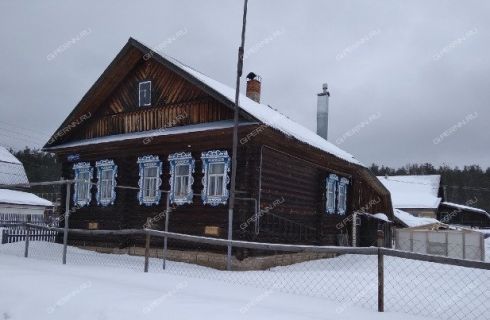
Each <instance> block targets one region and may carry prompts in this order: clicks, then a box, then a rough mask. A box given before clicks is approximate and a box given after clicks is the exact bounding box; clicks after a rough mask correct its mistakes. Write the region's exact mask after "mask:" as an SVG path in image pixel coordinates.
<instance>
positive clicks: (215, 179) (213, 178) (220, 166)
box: [208, 163, 225, 196]
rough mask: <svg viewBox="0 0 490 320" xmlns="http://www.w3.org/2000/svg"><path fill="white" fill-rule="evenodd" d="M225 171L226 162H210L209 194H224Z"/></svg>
mask: <svg viewBox="0 0 490 320" xmlns="http://www.w3.org/2000/svg"><path fill="white" fill-rule="evenodd" d="M224 173H225V164H224V163H210V164H209V173H208V195H210V196H222V195H223V194H224V190H223V184H224V179H225V176H224Z"/></svg>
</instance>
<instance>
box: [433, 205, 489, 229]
mask: <svg viewBox="0 0 490 320" xmlns="http://www.w3.org/2000/svg"><path fill="white" fill-rule="evenodd" d="M475 203H476V201H475ZM437 218H438V219H439V220H440V221H442V222H444V223H447V224H453V225H460V226H468V227H472V228H487V229H488V228H490V214H489V213H488V212H486V211H485V210H483V209H480V208H475V207H471V206H469V205H461V204H457V203H452V202H446V201H445V202H442V203H441V205H440V206H439V211H438V213H437Z"/></svg>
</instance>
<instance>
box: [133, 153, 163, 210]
mask: <svg viewBox="0 0 490 320" xmlns="http://www.w3.org/2000/svg"><path fill="white" fill-rule="evenodd" d="M138 165H139V176H140V180H139V182H138V185H139V187H140V190H139V192H138V200H139V202H140V204H144V205H146V206H151V205H153V204H158V203H159V202H160V197H161V194H160V186H161V185H162V180H161V179H160V176H161V175H162V162H161V161H160V159H159V158H158V156H144V157H139V158H138Z"/></svg>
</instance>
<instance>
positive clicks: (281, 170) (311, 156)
mask: <svg viewBox="0 0 490 320" xmlns="http://www.w3.org/2000/svg"><path fill="white" fill-rule="evenodd" d="M257 88H259V89H260V82H258V80H257V79H256V78H254V77H253V75H252V76H251V77H249V80H248V89H249V90H247V91H248V96H250V97H252V98H253V99H255V100H256V101H254V100H252V99H250V98H248V97H245V96H242V97H241V98H240V115H239V141H240V143H239V148H238V152H237V157H238V158H237V159H238V160H237V163H236V164H234V163H231V148H232V131H233V108H234V103H233V101H234V89H232V88H229V87H227V86H225V85H223V84H221V83H219V82H217V81H215V80H212V79H210V78H209V77H207V76H205V75H203V74H201V73H199V72H197V71H195V70H194V69H192V68H190V67H188V66H186V65H184V64H182V63H180V62H179V61H177V60H175V59H173V58H171V57H168V56H162V55H160V54H157V53H155V52H153V51H152V50H151V49H150V48H148V47H146V46H144V45H143V44H141V43H140V42H138V41H136V40H134V39H129V41H128V43H127V44H126V45H125V46H124V48H123V49H122V50H121V52H120V53H119V54H118V55H117V56H116V58H115V59H114V60H113V62H112V63H111V64H110V65H109V66H108V68H107V69H106V70H105V71H104V73H103V74H102V75H101V76H100V78H99V79H98V80H97V81H96V82H95V84H94V85H93V86H92V87H91V88H90V90H89V91H88V92H87V94H86V95H85V96H84V97H83V98H82V100H81V101H80V102H79V104H78V105H77V106H76V108H75V109H74V110H73V111H72V112H71V113H70V115H69V116H68V117H67V119H66V120H65V121H64V122H63V124H62V125H61V126H60V128H59V129H58V130H57V131H56V133H55V134H54V135H53V136H52V138H51V139H50V140H49V142H48V143H47V144H46V145H45V147H44V150H46V151H49V152H54V153H56V155H57V156H58V157H59V160H60V162H61V163H62V170H63V172H62V176H63V177H64V178H66V179H77V181H78V182H77V183H76V184H75V187H74V189H75V190H74V192H73V194H72V199H73V202H72V204H73V206H75V207H77V208H76V210H73V211H74V212H73V213H72V214H71V217H70V228H86V229H88V228H98V229H125V228H143V226H144V224H145V222H146V221H147V219H148V218H153V217H155V216H157V215H158V214H159V213H160V212H162V211H164V210H165V206H166V197H167V193H165V192H161V193H160V192H159V190H162V191H169V193H168V195H169V201H170V202H171V203H172V206H173V211H172V213H171V215H170V223H169V231H172V232H179V233H185V234H192V235H208V236H215V237H222V238H226V237H227V224H228V216H227V210H228V196H229V191H228V190H229V178H230V172H229V169H230V168H231V166H233V165H236V166H237V183H236V185H237V197H238V199H237V203H236V210H235V216H234V225H233V230H234V233H233V235H234V236H233V237H234V239H240V240H253V241H267V242H280V243H301V244H322V245H327V244H329V245H337V244H351V241H352V229H353V228H352V218H351V214H352V213H353V212H354V211H356V210H362V211H364V212H365V214H363V215H359V217H360V219H356V220H358V221H357V222H358V224H359V226H358V227H357V232H358V233H359V235H362V236H361V237H360V238H359V237H358V239H360V240H359V241H358V242H357V244H356V245H361V246H362V245H372V244H373V241H375V239H376V238H375V237H376V231H377V228H378V227H380V225H382V226H384V222H383V221H381V220H378V219H375V218H373V217H372V215H370V213H378V212H382V213H385V214H386V215H387V216H388V218H389V219H390V220H391V221H392V220H393V210H392V207H391V199H390V194H389V192H388V191H387V190H386V188H385V187H384V186H383V185H382V184H381V183H380V182H379V180H378V179H377V178H376V176H374V175H373V174H372V173H371V172H370V171H369V170H368V169H367V168H366V167H365V166H363V165H362V164H361V163H359V161H357V160H356V159H355V158H354V157H352V156H351V155H350V154H348V153H346V152H344V151H343V150H340V149H339V148H337V147H336V146H334V145H332V144H331V143H329V142H327V141H326V140H324V139H323V138H321V137H320V136H318V135H317V134H315V133H314V132H311V131H310V130H308V129H306V128H304V127H302V126H301V125H299V124H297V123H295V122H293V121H292V120H290V119H289V118H287V117H286V116H284V115H282V114H281V113H279V112H278V111H276V110H274V109H272V108H271V107H269V106H267V105H264V104H261V103H259V102H257V101H258V100H259V96H258V95H259V93H260V92H257ZM88 180H90V181H91V182H92V183H88ZM128 187H131V188H128ZM154 220H158V219H154ZM163 226H164V219H161V220H159V221H155V223H154V224H153V228H157V229H163ZM387 236H389V234H388V235H387ZM71 239H73V238H71ZM106 241H109V240H107V239H106ZM125 241H129V242H131V240H127V239H126V240H125ZM388 242H389V239H388V241H387V243H388ZM114 245H118V246H124V245H127V243H121V242H120V243H116V244H114Z"/></svg>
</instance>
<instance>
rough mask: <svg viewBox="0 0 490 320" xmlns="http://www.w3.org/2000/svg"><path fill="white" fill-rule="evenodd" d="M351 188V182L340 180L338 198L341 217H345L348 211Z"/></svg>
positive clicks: (338, 210) (344, 179) (338, 209)
mask: <svg viewBox="0 0 490 320" xmlns="http://www.w3.org/2000/svg"><path fill="white" fill-rule="evenodd" d="M348 187H349V180H348V179H346V178H340V181H339V182H338V196H337V201H338V204H337V212H338V213H339V214H340V215H344V214H345V213H346V211H347V193H348V189H349V188H348Z"/></svg>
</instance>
